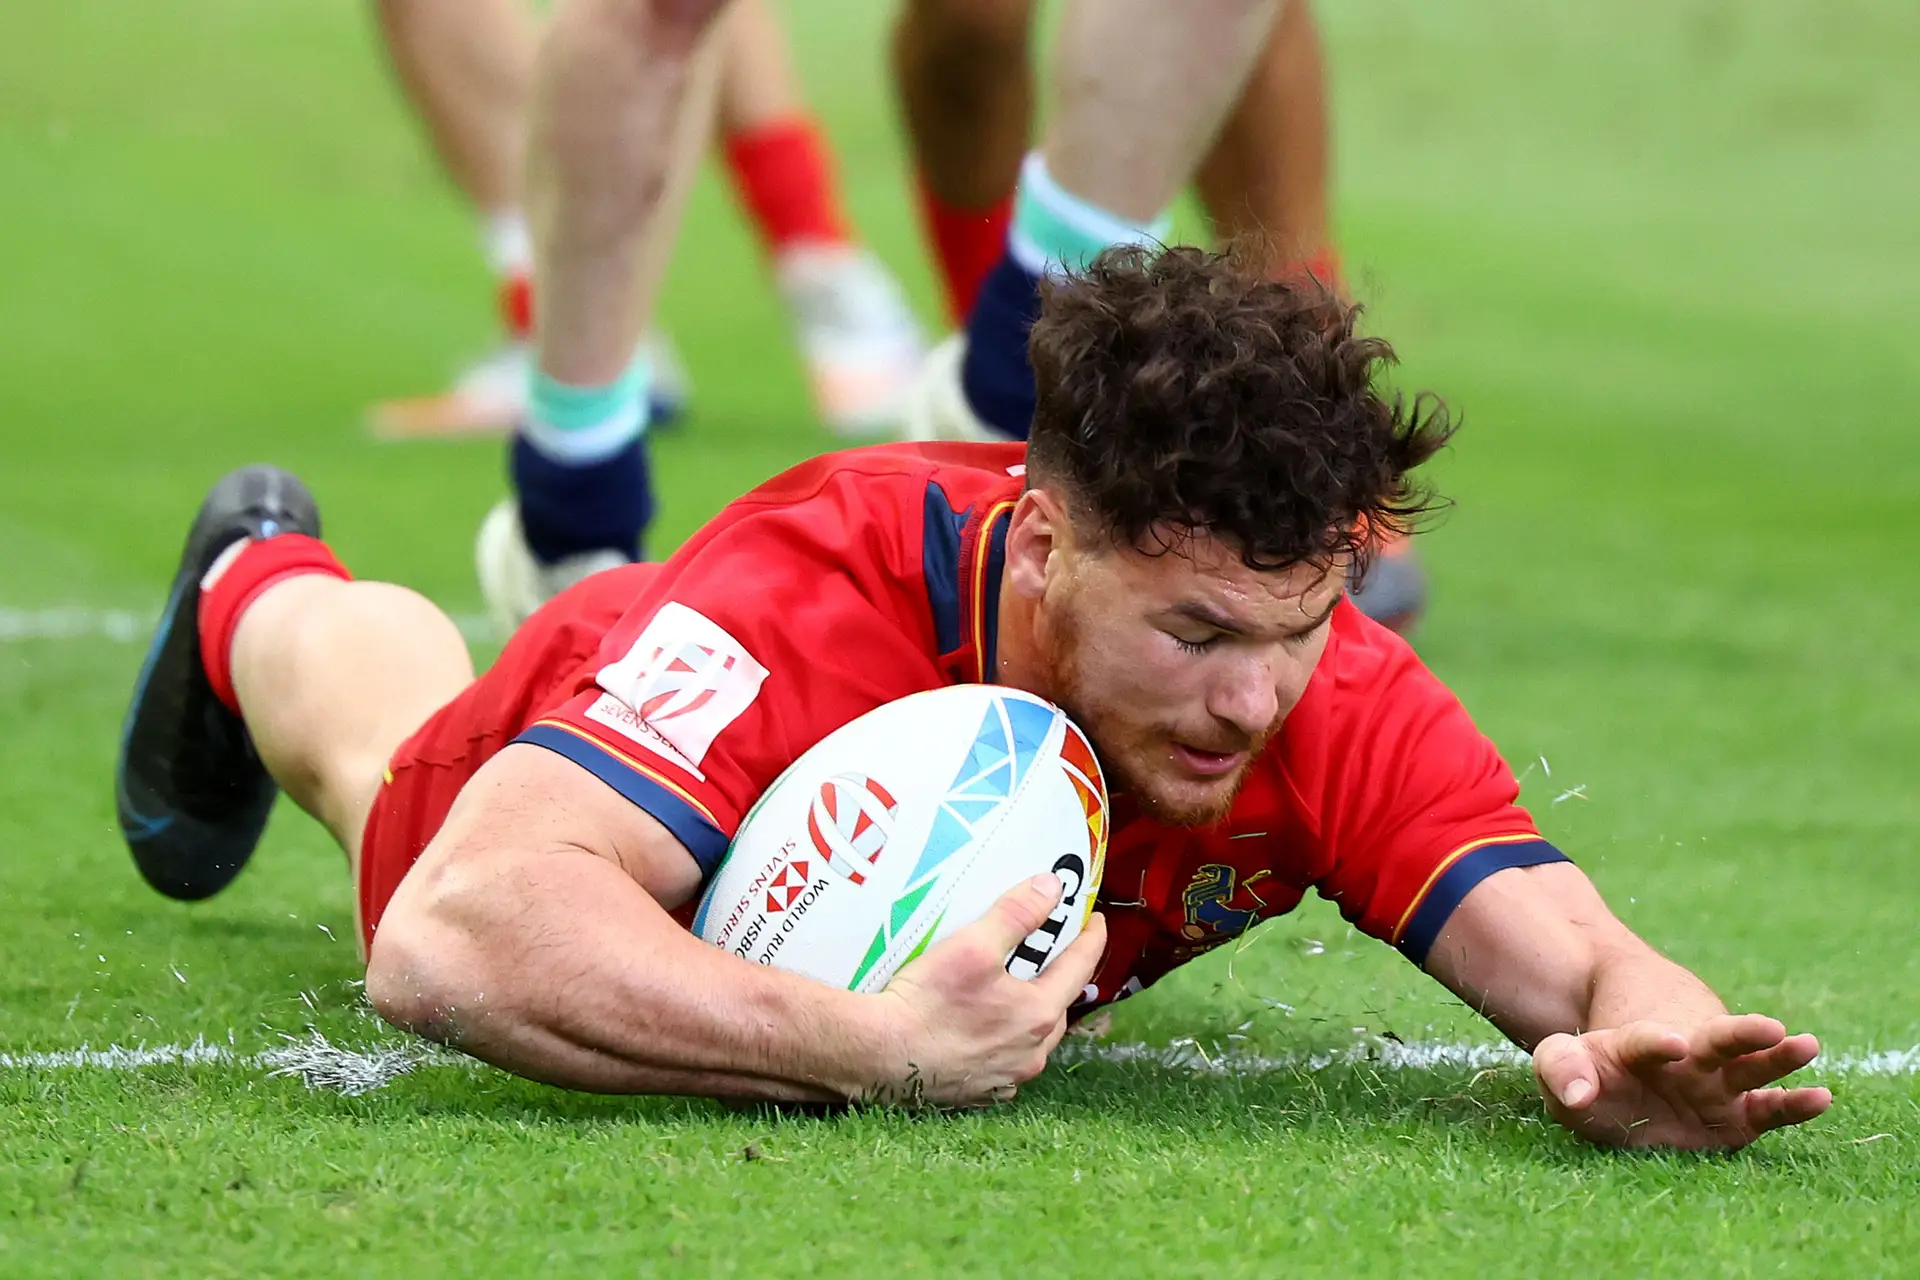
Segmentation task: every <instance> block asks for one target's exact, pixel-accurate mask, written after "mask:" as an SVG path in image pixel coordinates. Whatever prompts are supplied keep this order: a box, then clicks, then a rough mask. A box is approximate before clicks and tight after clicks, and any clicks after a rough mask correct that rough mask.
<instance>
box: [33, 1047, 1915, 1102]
mask: <svg viewBox="0 0 1920 1280" xmlns="http://www.w3.org/2000/svg"><path fill="white" fill-rule="evenodd" d="M1054 1061H1055V1062H1056V1063H1058V1064H1059V1065H1061V1066H1064V1067H1067V1068H1072V1067H1075V1066H1078V1065H1080V1064H1083V1063H1110V1064H1115V1065H1121V1066H1144V1067H1149V1068H1152V1069H1154V1070H1157V1071H1169V1072H1180V1073H1184V1074H1189V1075H1212V1076H1231V1077H1242V1078H1248V1077H1260V1076H1270V1075H1300V1074H1313V1073H1317V1072H1322V1071H1328V1070H1334V1069H1338V1068H1361V1069H1366V1070H1370V1071H1392V1072H1435V1071H1484V1070H1488V1069H1499V1068H1520V1067H1524V1066H1525V1065H1526V1063H1527V1057H1526V1055H1525V1054H1524V1053H1522V1052H1521V1051H1520V1050H1518V1049H1516V1048H1514V1047H1513V1046H1512V1045H1507V1044H1468V1043H1464V1042H1461V1043H1446V1042H1441V1041H1409V1042H1405V1043H1402V1042H1400V1041H1394V1040H1378V1039H1373V1038H1368V1039H1365V1040H1359V1041H1356V1042H1354V1043H1353V1044H1351V1045H1349V1046H1347V1047H1346V1048H1343V1049H1329V1050H1320V1051H1316V1052H1302V1053H1281V1054H1261V1053H1253V1052H1251V1051H1248V1050H1245V1049H1233V1048H1227V1049H1215V1048H1209V1047H1206V1046H1203V1045H1201V1044H1199V1043H1198V1042H1197V1041H1194V1040H1176V1041H1174V1042H1173V1043H1172V1044H1169V1045H1163V1046H1155V1045H1146V1044H1139V1043H1112V1044H1109V1043H1101V1042H1098V1041H1089V1040H1078V1039H1076V1040H1069V1041H1067V1043H1065V1044H1064V1045H1062V1046H1061V1047H1060V1049H1059V1051H1058V1052H1057V1053H1055V1055H1054ZM478 1065H479V1064H478V1063H476V1062H475V1061H474V1060H473V1059H471V1058H467V1057H464V1056H462V1055H460V1054H457V1053H453V1052H451V1051H449V1050H446V1049H442V1048H439V1047H438V1046H436V1045H432V1044H429V1043H427V1042H426V1041H424V1040H400V1039H394V1040H383V1041H378V1042H375V1043H372V1044H369V1045H366V1046H363V1047H361V1048H349V1047H347V1046H345V1045H337V1044H334V1043H333V1042H332V1041H330V1040H328V1039H327V1038H326V1037H325V1036H323V1035H321V1034H320V1033H319V1032H317V1031H308V1032H307V1034H306V1036H305V1037H302V1038H296V1037H292V1036H288V1037H286V1043H285V1044H283V1045H279V1046H276V1047H274V1048H271V1049H266V1050H262V1051H260V1052H257V1053H243V1052H241V1051H240V1050H238V1049H236V1048H234V1047H232V1045H231V1044H226V1045H222V1044H212V1043H209V1042H207V1041H206V1040H204V1039H195V1040H193V1041H192V1042H191V1043H187V1044H166V1045H133V1046H126V1045H117V1044H116V1045H108V1046H107V1047H106V1048H104V1049H94V1048H90V1047H88V1046H86V1045H82V1046H80V1047H79V1048H78V1049H59V1050H52V1051H43V1052H37V1053H0V1071H7V1072H51V1071H87V1070H91V1071H138V1070H143V1069H147V1068H152V1067H166V1066H235V1067H241V1068H245V1069H249V1070H257V1071H265V1072H266V1073H267V1074H268V1075H273V1076H290V1077H294V1078H297V1079H299V1080H301V1081H302V1082H304V1083H305V1084H306V1086H307V1087H308V1088H309V1089H322V1090H327V1091H329V1092H334V1093H341V1094H346V1095H347V1096H349V1097H357V1096H359V1095H361V1094H364V1093H371V1092H373V1091H374V1090H376V1089H381V1088H384V1087H386V1086H387V1085H388V1084H391V1083H392V1082H393V1081H394V1080H396V1079H398V1078H399V1077H400V1076H403V1075H407V1074H409V1073H411V1072H414V1071H417V1070H420V1069H422V1068H432V1069H446V1068H453V1069H456V1070H473V1069H475V1068H476V1067H478ZM1808 1070H1809V1072H1810V1073H1811V1074H1812V1075H1814V1076H1816V1077H1821V1076H1876V1077H1911V1076H1916V1075H1920V1045H1915V1046H1914V1047H1912V1048H1910V1049H1872V1050H1861V1051H1856V1052H1851V1053H1829V1054H1822V1055H1821V1057H1820V1059H1819V1060H1818V1061H1817V1062H1815V1063H1814V1064H1813V1066H1812V1067H1810V1068H1808Z"/></svg>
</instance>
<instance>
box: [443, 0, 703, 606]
mask: <svg viewBox="0 0 1920 1280" xmlns="http://www.w3.org/2000/svg"><path fill="white" fill-rule="evenodd" d="M725 7H726V0H562V3H560V4H559V6H558V7H557V9H556V11H555V13H554V16H553V20H552V23H551V25H550V26H549V28H548V33H547V39H546V41H545V42H544V44H543V45H542V47H541V57H540V66H539V69H538V73H537V75H536V78H535V91H534V104H533V114H532V117H531V119H532V127H531V133H530V139H529V152H528V166H527V182H528V197H529V198H528V208H529V210H530V211H531V213H532V216H533V230H534V261H535V270H534V275H535V278H536V279H538V280H539V282H540V306H539V308H538V311H537V313H536V315H535V335H536V353H537V354H536V367H535V369H534V372H533V376H532V380H531V387H530V390H529V396H528V401H529V403H528V412H527V416H526V418H525V420H524V421H523V422H522V423H521V426H520V430H519V432H518V433H517V435H516V436H515V438H514V440H513V443H512V450H511V463H510V465H511V471H512V475H513V482H514V489H515V494H516V501H515V502H514V503H512V504H506V505H503V506H502V507H500V508H496V509H495V511H494V513H493V514H492V515H490V516H489V517H488V520H487V522H486V524H484V525H483V526H482V528H481V537H480V545H479V547H478V557H479V562H480V564H479V567H480V580H481V586H482V588H483V589H484V590H485V592H486V595H487V599H488V603H489V604H491V605H492V606H493V609H494V611H495V613H496V614H497V615H499V616H500V617H501V618H502V619H503V620H505V621H507V622H510V623H518V622H519V621H520V620H522V619H524V618H525V617H527V616H528V615H529V614H530V613H532V611H533V610H534V609H536V608H538V607H539V605H540V604H541V603H542V602H544V601H545V600H547V599H549V598H551V597H552V596H553V595H556V594H558V592H559V591H561V590H563V589H564V588H565V587H567V586H569V585H571V584H572V583H574V582H577V581H579V580H580V579H581V578H583V577H585V576H587V575H588V574H590V573H593V572H596V571H598V570H600V569H603V568H606V567H608V566H610V565H612V564H618V563H625V562H629V561H633V560H637V559H638V558H639V556H640V543H641V538H642V536H643V534H644V533H645V531H646V528H647V526H648V524H649V523H650V522H651V519H652V514H653V489H652V479H651V476H650V473H649V468H648V462H647V452H646V439H645V436H646V430H647V426H648V420H649V405H648V381H649V376H650V372H649V370H648V368H647V366H646V364H645V363H644V362H643V361H640V360H637V359H636V358H635V354H634V351H635V344H636V341H637V340H638V338H639V335H640V329H641V326H642V323H643V318H644V317H645V316H647V315H648V314H649V313H650V312H651V310H652V303H653V297H654V294H655V292H656V291H657V289H658V286H659V281H660V278H661V276H662V274H663V273H664V270H665V266H666V258H667V255H668V252H669V251H670V249H671V247H672V243H673V238H674V233H675V231H676V230H677V225H678V221H679V214H680V209H681V206H682V205H683V203H684V200H685V194H686V190H687V187H688V186H689V184H690V182H691V179H692V175H693V172H694V169H695V166H696V165H697V164H698V162H699V159H700V156H701V154H702V152H703V151H704V149H705V145H706V140H707V137H708V134H709V132H710V126H711V123H712V99H711V90H712V86H713V79H714V77H713V75H712V69H713V66H712V64H713V58H712V56H711V54H712V52H713V51H714V48H715V47H716V42H715V41H713V40H711V39H709V38H708V37H709V35H710V34H711V31H712V28H713V26H714V20H715V19H716V18H718V17H719V16H720V13H721V11H722V10H723V9H724V8H725Z"/></svg>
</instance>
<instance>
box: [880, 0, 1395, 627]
mask: <svg viewBox="0 0 1920 1280" xmlns="http://www.w3.org/2000/svg"><path fill="white" fill-rule="evenodd" d="M1228 7H1229V9H1231V10H1233V11H1234V12H1233V13H1231V14H1229V15H1228V17H1229V19H1231V18H1233V17H1235V16H1237V15H1238V10H1239V9H1240V8H1241V6H1237V5H1234V6H1228ZM1156 8H1158V6H1153V5H1151V4H1142V5H1128V4H1125V3H1117V4H1113V5H1111V6H1105V5H1101V4H1082V5H1080V6H1077V7H1076V6H1074V5H1071V4H1070V5H1068V6H1067V11H1066V15H1065V20H1064V25H1063V29H1062V32H1061V40H1060V41H1059V44H1058V46H1057V47H1056V49H1055V51H1054V54H1053V59H1052V66H1051V94H1052V97H1053V99H1054V100H1055V101H1056V103H1057V106H1056V109H1055V111H1054V112H1053V113H1051V114H1052V118H1053V126H1052V128H1051V130H1050V133H1049V136H1048V138H1047V140H1046V142H1045V143H1044V144H1043V146H1042V148H1041V149H1040V150H1039V151H1037V152H1036V151H1032V150H1031V149H1032V146H1033V141H1032V134H1033V121H1034V114H1035V111H1034V105H1035V98H1036V92H1035V74H1034V65H1033V57H1032V34H1033V25H1034V17H1035V0H907V2H906V3H905V4H903V5H902V7H901V10H900V15H899V19H898V21H897V23H896V25H895V28H894V38H893V49H892V64H893V78H894V89H895V94H896V96H897V98H898V100H899V103H900V108H901V114H902V116H903V118H904V120H905V124H906V128H907V134H908V137H909V139H910V142H911V146H912V150H913V159H914V163H915V167H916V169H917V172H918V186H919V197H920V213H921V219H922V222H923V225H924V227H925V230H926V235H927V239H928V242H929V245H930V247H931V249H932V252H933V256H934V259H935V261H936V263H937V264H938V266H939V271H940V278H941V281H942V283H943V285H944V287H945V291H946V298H947V303H948V307H949V311H950V315H951V316H952V318H953V319H954V320H956V321H958V322H960V323H961V324H962V325H963V326H964V331H963V332H962V333H960V334H956V335H955V336H954V337H952V338H950V339H949V340H948V341H947V342H945V343H943V344H942V345H941V346H940V347H938V348H936V350H935V353H934V355H933V357H932V358H931V359H930V360H929V362H928V366H927V369H926V372H925V373H924V374H923V380H922V383H921V385H920V387H918V388H917V389H916V397H915V402H914V404H913V407H912V408H911V409H910V412H909V423H908V429H909V432H910V433H911V434H913V435H915V436H917V437H920V438H924V439H932V438H940V437H947V438H957V439H995V438H998V439H1021V438H1024V437H1025V435H1026V431H1027V423H1028V421H1029V419H1030V417H1031V414H1032V402H1033V390H1032V374H1031V372H1030V371H1029V370H1028V369H1027V366H1026V332H1027V328H1028V327H1029V326H1030V325H1031V323H1032V317H1033V314H1034V308H1035V307H1037V305H1038V303H1037V294H1035V292H1034V290H1035V287H1036V285H1037V280H1038V275H1039V272H1040V270H1041V269H1044V268H1045V267H1049V266H1072V265H1073V259H1075V258H1076V257H1084V256H1085V255H1087V254H1089V253H1091V252H1092V251H1094V250H1096V249H1098V248H1101V247H1104V245H1105V243H1109V242H1113V241H1117V240H1125V239H1135V238H1141V237H1152V236H1156V235H1159V234H1162V233H1163V231H1164V227H1165V216H1166V209H1167V206H1169V205H1170V204H1171V203H1172V201H1173V197H1174V195H1175V193H1177V191H1178V190H1179V189H1180V188H1181V187H1182V186H1184V185H1185V184H1186V182H1187V181H1188V180H1189V178H1190V179H1191V180H1192V183H1193V186H1194V188H1195V191H1196V193H1197V194H1198V196H1199V197H1200V202H1201V204H1202V206H1203V207H1204V208H1205V210H1206V213H1207V217H1208V220H1209V222H1210V224H1211V227H1212V230H1213V233H1214V236H1215V238H1216V239H1218V240H1222V241H1227V240H1243V241H1252V242H1254V243H1257V244H1259V245H1261V246H1262V247H1263V248H1264V251H1265V254H1266V256H1267V260H1268V262H1269V270H1270V271H1271V272H1272V273H1273V274H1274V275H1275V276H1276V277H1278V278H1286V277H1289V276H1295V275H1312V276H1315V277H1317V278H1318V279H1320V280H1323V281H1326V282H1328V283H1330V284H1335V285H1338V284H1339V276H1340V270H1339V258H1338V255H1337V253H1336V251H1335V249H1334V247H1333V243H1332V237H1331V230H1330V225H1329V212H1328V211H1329V200H1328V170H1329V161H1330V146H1329V142H1328V112H1327V101H1326V70H1325V63H1324V58H1323V55H1322V51H1321V45H1320V36H1319V31H1318V29H1317V27H1316V25H1315V22H1314V18H1313V12H1312V9H1311V7H1310V5H1309V4H1308V2H1307V0H1290V2H1288V3H1284V4H1283V5H1281V6H1280V11H1279V14H1278V16H1277V17H1271V16H1269V17H1267V18H1266V19H1264V21H1265V22H1266V23H1267V26H1266V29H1265V31H1264V33H1263V34H1262V33H1256V32H1254V31H1252V30H1251V29H1248V28H1241V30H1245V31H1246V33H1247V34H1248V35H1249V37H1251V38H1250V39H1249V42H1248V44H1247V46H1246V47H1247V48H1250V49H1254V50H1257V56H1256V57H1254V58H1253V60H1252V63H1251V66H1250V67H1245V68H1242V67H1240V66H1239V65H1238V64H1237V63H1236V61H1235V59H1233V58H1232V57H1230V56H1228V54H1227V51H1226V50H1225V49H1224V48H1222V47H1218V46H1216V48H1215V49H1214V51H1212V52H1207V51H1203V50H1196V52H1195V55H1194V56H1195V57H1196V58H1197V59H1198V60H1197V61H1195V62H1190V63H1186V64H1180V63H1178V62H1176V60H1175V59H1174V58H1173V57H1170V56H1164V55H1163V49H1164V50H1165V51H1166V52H1167V53H1171V51H1172V46H1159V45H1156V43H1155V40H1156V38H1157V37H1156V36H1155V35H1154V33H1153V32H1151V31H1149V30H1148V29H1145V28H1139V27H1134V28H1131V29H1130V28H1129V26H1128V23H1129V21H1130V19H1129V17H1128V16H1127V11H1129V10H1131V11H1133V12H1140V13H1142V17H1143V19H1145V20H1148V21H1159V22H1164V21H1167V19H1164V18H1160V17H1158V16H1157V15H1154V14H1153V13H1152V12H1151V11H1152V10H1154V9H1156ZM1143 11H1144V12H1143ZM1191 20H1192V21H1194V22H1196V23H1197V22H1200V21H1203V20H1204V19H1203V17H1202V15H1201V14H1200V12H1199V11H1197V10H1196V11H1195V12H1194V13H1193V15H1192V19H1191ZM1253 21H1254V22H1255V23H1256V24H1257V23H1258V22H1260V21H1263V20H1262V19H1257V18H1256V19H1253ZM1219 29H1220V30H1221V31H1222V32H1225V33H1231V32H1234V31H1235V28H1234V27H1233V25H1232V23H1231V20H1230V21H1229V22H1228V25H1226V26H1223V27H1221V28H1219ZM1184 72H1192V73H1195V74H1203V75H1208V76H1213V77H1216V79H1215V80H1214V88H1215V93H1214V95H1213V96H1212V97H1211V98H1210V99H1209V100H1208V102H1207V103H1205V104H1203V103H1202V102H1201V101H1200V97H1199V96H1196V97H1194V98H1193V99H1191V101H1192V102H1193V104H1194V106H1193V108H1192V110H1193V114H1192V115H1191V116H1190V117H1188V122H1189V123H1188V125H1187V126H1186V128H1187V129H1188V132H1186V133H1184V134H1182V133H1180V132H1179V130H1180V128H1181V127H1182V126H1181V125H1180V124H1179V122H1178V120H1177V119H1174V118H1169V117H1160V118H1158V119H1156V112H1157V110H1158V107H1159V105H1160V103H1161V102H1163V101H1165V98H1164V97H1163V96H1162V95H1163V94H1165V93H1168V92H1171V91H1172V89H1171V86H1173V85H1174V84H1176V83H1177V77H1179V76H1180V75H1181V74H1183V73H1184ZM1143 89H1144V90H1146V91H1145V92H1142V91H1141V90H1143ZM1222 94H1224V95H1225V96H1224V98H1223V97H1221V96H1220V95H1222ZM1223 101H1224V102H1225V103H1226V104H1227V107H1226V110H1225V112H1224V115H1223V116H1220V117H1219V118H1218V128H1217V131H1213V132H1210V133H1209V132H1208V130H1207V128H1206V122H1207V121H1208V119H1209V118H1211V117H1210V114H1209V113H1214V112H1218V111H1219V103H1221V102H1223ZM1130 137H1133V138H1139V139H1141V150H1140V151H1139V152H1138V153H1136V152H1135V151H1134V150H1133V149H1132V146H1131V144H1130V143H1128V141H1127V140H1128V139H1129V138H1130ZM1136 154H1138V156H1139V157H1140V159H1142V160H1143V161H1144V162H1145V163H1144V164H1143V165H1142V166H1141V167H1140V168H1138V169H1132V167H1131V166H1132V162H1133V159H1134V157H1135V155H1136ZM1016 192H1017V193H1018V196H1017V197H1016ZM1010 231H1011V232H1013V234H1014V237H1015V239H1014V241H1013V242H1011V243H1010V241H1009V232H1010ZM989 280H991V281H992V284H991V286H990V287H989V288H988V289H987V297H986V298H985V299H984V300H983V299H982V297H981V293H982V287H983V285H985V284H986V283H987V282H988V281H989ZM1408 546H1409V544H1408V543H1407V542H1406V540H1405V539H1393V540H1391V541H1390V542H1389V543H1388V544H1387V545H1385V546H1384V547H1383V548H1382V554H1381V555H1380V556H1379V557H1378V558H1377V559H1376V561H1375V564H1374V567H1373V569H1372V571H1371V572H1370V573H1369V574H1368V576H1367V578H1366V580H1365V582H1364V583H1363V584H1361V585H1360V587H1358V588H1357V589H1356V590H1355V591H1354V599H1355V602H1356V603H1357V604H1359V605H1360V607H1361V608H1362V609H1363V610H1364V611H1365V612H1367V613H1369V614H1370V615H1371V616H1373V617H1374V618H1375V619H1376V620H1379V621H1382V622H1385V623H1387V624H1388V625H1390V626H1393V627H1395V628H1396V629H1404V628H1406V627H1408V626H1410V625H1411V624H1412V623H1413V622H1414V620H1415V619H1416V618H1417V617H1418V615H1419V612H1420V609H1421V607H1422V606H1423V604H1424V602H1425V596H1426V590H1425V581H1424V577H1423V575H1422V574H1421V572H1420V570H1419V567H1418V565H1417V564H1416V563H1415V561H1414V560H1413V558H1412V556H1411V553H1410V551H1409V549H1408Z"/></svg>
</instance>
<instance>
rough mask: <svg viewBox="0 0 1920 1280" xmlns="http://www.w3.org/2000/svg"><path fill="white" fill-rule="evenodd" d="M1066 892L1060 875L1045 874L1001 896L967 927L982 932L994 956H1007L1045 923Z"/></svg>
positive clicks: (1018, 885)
mask: <svg viewBox="0 0 1920 1280" xmlns="http://www.w3.org/2000/svg"><path fill="white" fill-rule="evenodd" d="M1064 892H1066V886H1065V885H1063V884H1061V883H1060V877H1059V876H1056V875H1054V874H1052V873H1051V872H1042V873H1040V874H1039V875H1037V876H1032V877H1029V878H1028V879H1025V880H1022V881H1021V882H1020V883H1019V884H1017V885H1015V886H1013V888H1011V889H1009V890H1007V891H1006V892H1005V893H1003V894H1001V895H1000V899H999V901H997V902H995V903H994V904H993V906H992V907H991V908H989V909H988V911H987V914H986V915H984V916H982V917H980V919H979V921H978V922H976V923H975V924H973V925H970V926H968V927H969V928H972V929H978V930H980V931H981V932H983V933H984V934H985V935H986V937H987V939H988V940H989V941H990V942H992V944H993V951H994V954H995V955H997V956H1001V957H1005V956H1006V955H1007V953H1008V952H1010V951H1012V950H1013V949H1014V948H1015V947H1017V946H1019V945H1020V943H1021V942H1022V941H1024V940H1025V938H1026V936H1027V935H1028V934H1030V933H1032V932H1033V931H1034V930H1035V929H1038V928H1039V927H1040V926H1041V925H1042V924H1044V923H1045V922H1046V919H1047V916H1048V915H1049V914H1051V913H1052V911H1053V909H1054V907H1056V906H1058V905H1059V903H1060V895H1061V894H1062V893H1064ZM1063 958H1064V957H1063Z"/></svg>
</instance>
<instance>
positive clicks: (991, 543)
mask: <svg viewBox="0 0 1920 1280" xmlns="http://www.w3.org/2000/svg"><path fill="white" fill-rule="evenodd" d="M1012 527H1013V508H1011V507H1009V508H1007V510H1006V511H1005V512H1004V513H1003V514H1002V515H1001V516H1000V518H999V519H998V520H995V521H994V522H993V532H992V533H991V534H990V535H989V537H988V539H987V572H986V574H985V575H984V576H983V577H982V578H981V579H980V581H981V582H982V584H984V585H983V591H982V594H983V595H984V596H985V598H984V599H983V600H981V601H980V604H979V608H980V611H981V615H982V616H981V620H980V634H981V636H982V637H983V638H984V639H985V641H986V652H985V653H983V654H981V655H980V670H981V672H982V673H983V675H982V679H985V680H988V681H991V680H992V679H993V677H994V672H995V670H997V669H998V667H999V657H998V650H999V647H1000V644H999V641H1000V579H1001V578H1002V577H1004V576H1005V575H1006V572H1007V530H1009V529H1011V528H1012Z"/></svg>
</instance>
